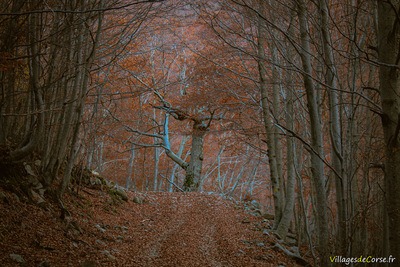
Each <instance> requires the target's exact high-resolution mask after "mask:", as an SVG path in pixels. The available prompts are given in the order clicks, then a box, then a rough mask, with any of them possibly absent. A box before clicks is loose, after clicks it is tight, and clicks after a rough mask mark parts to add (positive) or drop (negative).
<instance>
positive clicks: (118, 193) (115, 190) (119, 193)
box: [110, 186, 128, 201]
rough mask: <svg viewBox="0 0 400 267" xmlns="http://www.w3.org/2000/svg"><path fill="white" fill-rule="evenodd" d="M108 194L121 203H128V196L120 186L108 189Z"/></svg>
mask: <svg viewBox="0 0 400 267" xmlns="http://www.w3.org/2000/svg"><path fill="white" fill-rule="evenodd" d="M110 194H111V195H114V196H117V197H119V198H121V199H122V200H123V201H128V194H127V193H126V191H125V190H124V189H123V188H122V187H120V186H114V187H113V188H111V189H110Z"/></svg>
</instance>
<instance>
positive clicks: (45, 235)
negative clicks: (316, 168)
mask: <svg viewBox="0 0 400 267" xmlns="http://www.w3.org/2000/svg"><path fill="white" fill-rule="evenodd" d="M0 190H1V191H0V197H1V199H0V266H42V267H44V266H86V267H89V266H298V265H297V263H296V262H295V260H294V259H292V258H290V257H289V256H287V255H286V254H284V253H283V252H282V250H280V249H276V248H274V246H275V244H276V242H277V241H276V240H275V238H274V237H273V235H272V234H271V233H269V231H268V229H269V226H270V221H268V220H267V219H265V218H263V217H262V216H255V215H252V214H250V212H249V210H251V207H250V206H251V205H250V204H248V205H247V206H246V205H244V204H240V203H235V202H234V201H231V200H227V199H224V198H222V197H220V196H217V195H214V194H207V193H135V192H128V194H127V196H128V201H124V200H122V199H120V198H119V197H118V196H116V195H113V194H110V191H108V190H101V188H97V189H96V188H88V187H83V188H80V190H79V191H78V193H76V192H75V193H69V194H67V195H66V196H65V205H66V207H67V208H68V210H69V212H70V214H71V216H67V217H66V218H65V219H64V220H61V219H60V211H59V208H58V207H57V205H55V204H54V203H52V202H51V201H49V200H47V199H46V201H45V202H41V203H40V204H32V202H30V201H27V200H26V199H24V198H21V197H20V196H17V194H15V193H12V192H10V191H7V190H4V189H0ZM246 207H247V210H248V211H247V212H246V211H245V208H246ZM253 210H254V209H253ZM299 266H300V265H299Z"/></svg>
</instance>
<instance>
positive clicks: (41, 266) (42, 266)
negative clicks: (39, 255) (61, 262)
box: [38, 261, 51, 267]
mask: <svg viewBox="0 0 400 267" xmlns="http://www.w3.org/2000/svg"><path fill="white" fill-rule="evenodd" d="M50 266H51V265H50V263H49V262H48V261H42V262H41V263H39V264H38V267H50Z"/></svg>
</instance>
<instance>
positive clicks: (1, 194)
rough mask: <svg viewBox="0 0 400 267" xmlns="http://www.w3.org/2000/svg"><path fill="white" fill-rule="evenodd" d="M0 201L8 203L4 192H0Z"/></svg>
mask: <svg viewBox="0 0 400 267" xmlns="http://www.w3.org/2000/svg"><path fill="white" fill-rule="evenodd" d="M0 201H1V202H3V203H10V202H9V201H8V198H7V195H6V194H5V193H4V192H0Z"/></svg>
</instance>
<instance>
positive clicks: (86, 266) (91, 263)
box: [81, 260, 97, 267]
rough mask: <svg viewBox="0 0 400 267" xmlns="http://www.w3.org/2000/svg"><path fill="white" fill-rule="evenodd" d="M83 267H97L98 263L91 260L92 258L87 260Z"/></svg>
mask: <svg viewBox="0 0 400 267" xmlns="http://www.w3.org/2000/svg"><path fill="white" fill-rule="evenodd" d="M81 266H82V267H96V266H97V265H96V263H95V262H94V261H90V260H85V261H84V262H83V263H82V265H81Z"/></svg>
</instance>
